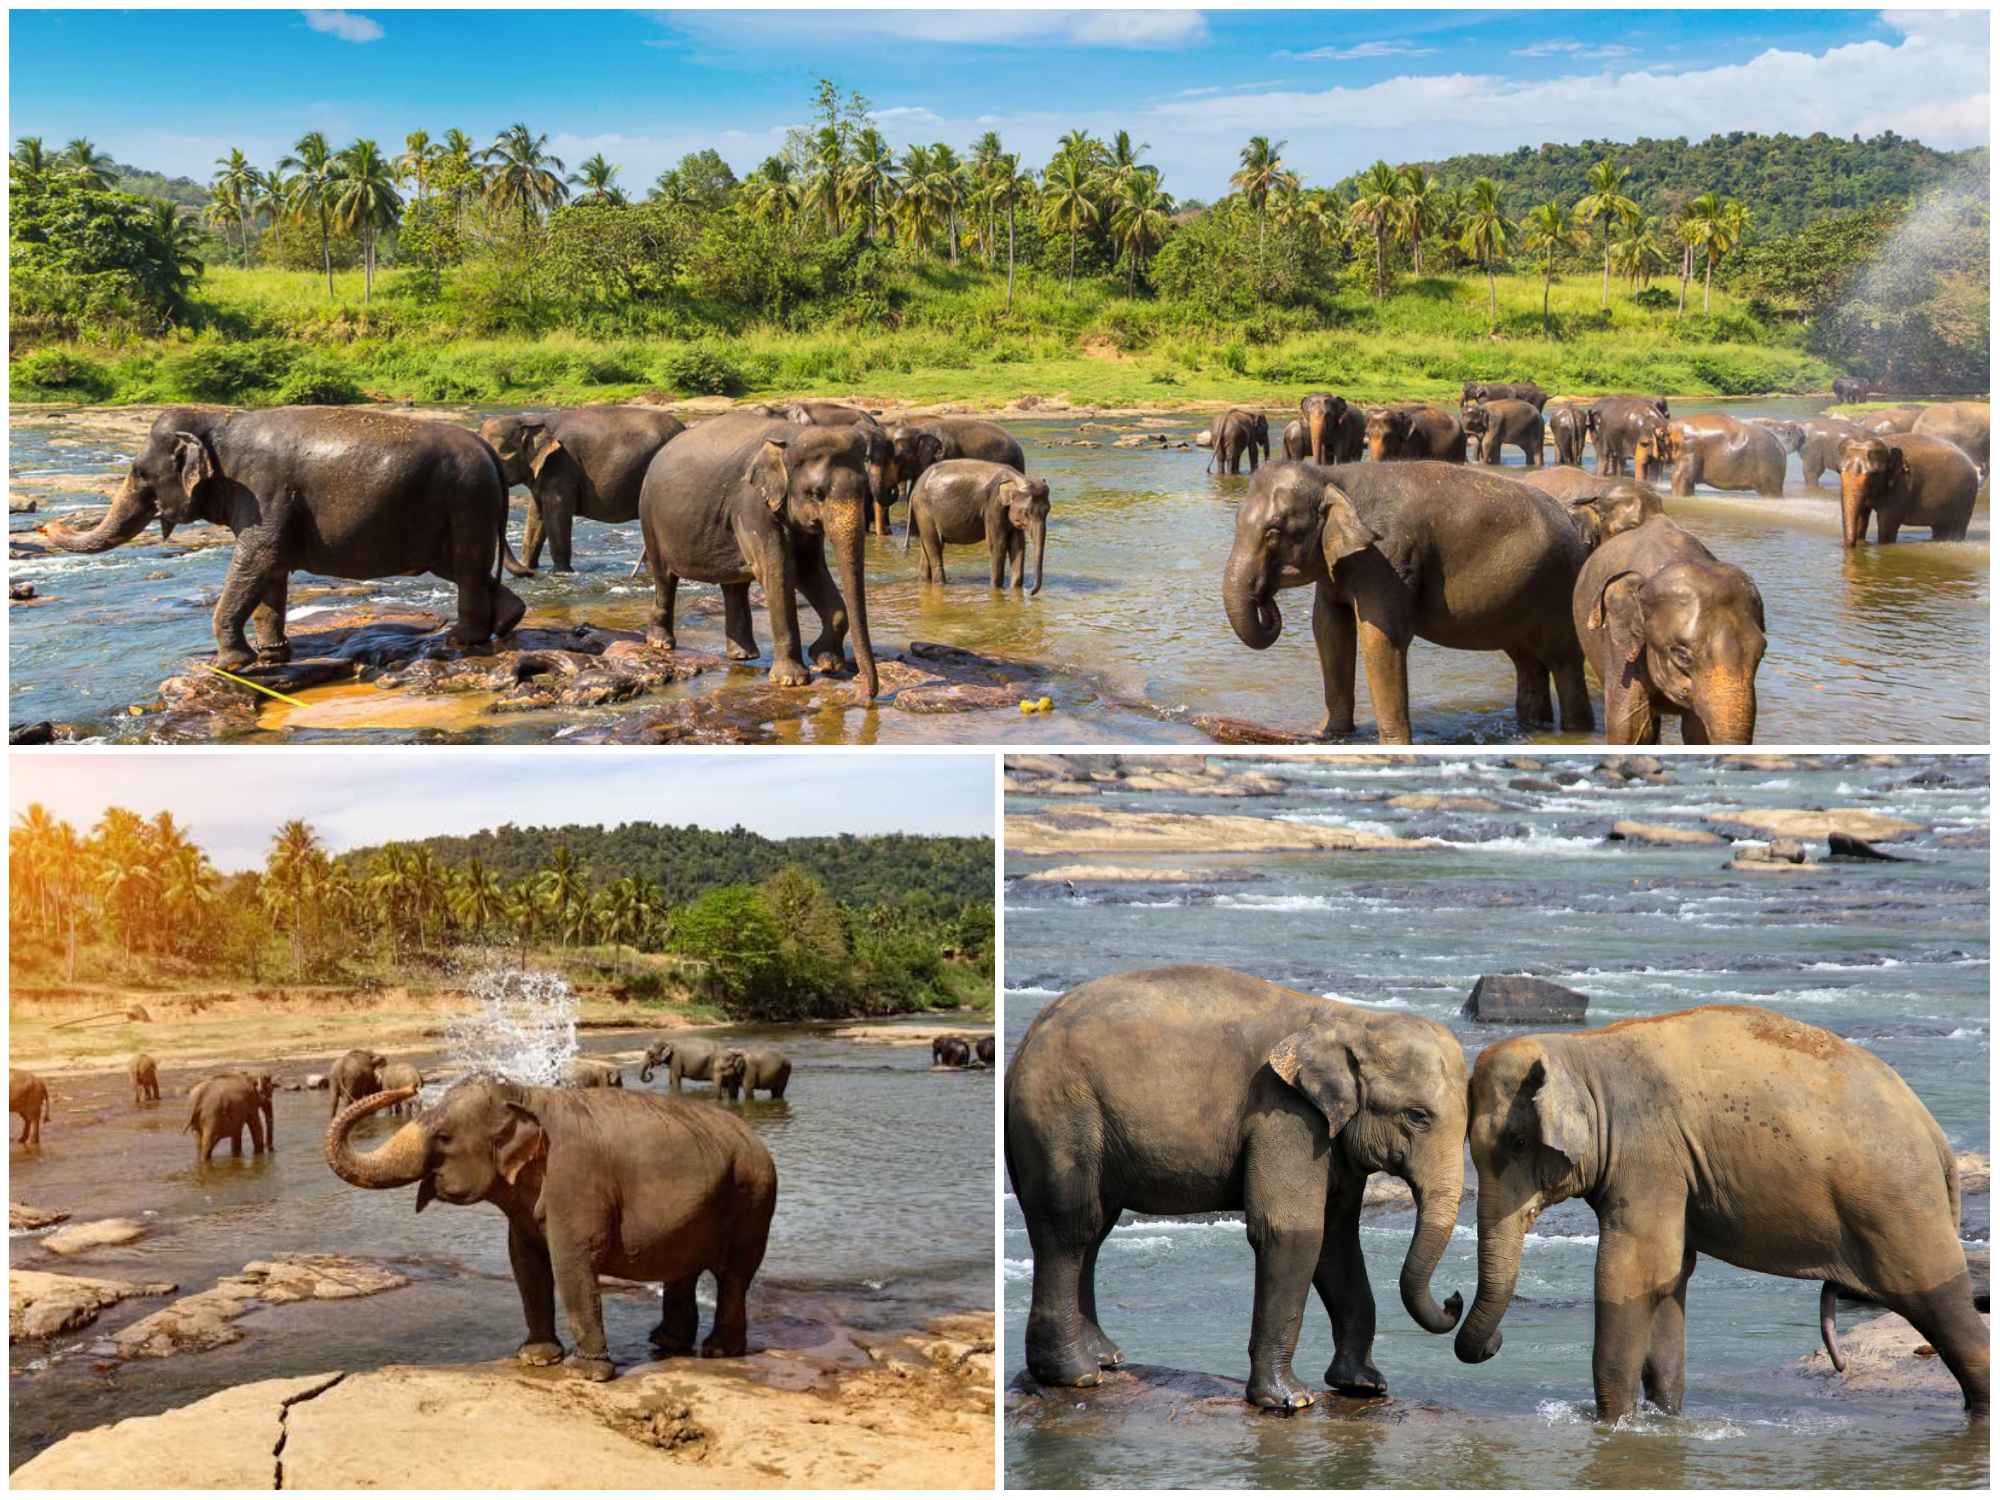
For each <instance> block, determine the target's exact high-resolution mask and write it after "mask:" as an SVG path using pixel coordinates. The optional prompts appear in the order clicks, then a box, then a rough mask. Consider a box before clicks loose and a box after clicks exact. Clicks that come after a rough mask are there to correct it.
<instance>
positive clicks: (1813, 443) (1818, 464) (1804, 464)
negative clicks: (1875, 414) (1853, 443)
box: [1799, 417, 1868, 489]
mask: <svg viewBox="0 0 2000 1500" xmlns="http://www.w3.org/2000/svg"><path fill="white" fill-rule="evenodd" d="M1799 432H1800V439H1799V468H1800V469H1801V471H1803V473H1804V475H1805V482H1806V483H1807V484H1808V485H1810V486H1811V487H1812V488H1813V489H1819V488H1821V485H1820V482H1819V480H1820V476H1821V475H1822V474H1824V473H1826V472H1827V471H1828V470H1831V471H1832V472H1834V473H1836V474H1838V473H1839V472H1840V445H1841V444H1842V443H1844V442H1846V441H1847V440H1848V439H1849V438H1858V437H1867V436H1868V433H1867V432H1866V430H1864V429H1863V428H1861V427H1859V426H1857V425H1856V424H1855V423H1853V422H1847V421H1843V420H1842V419H1841V418H1839V417H1811V418H1808V419H1807V420H1806V421H1804V422H1801V423H1800V424H1799Z"/></svg>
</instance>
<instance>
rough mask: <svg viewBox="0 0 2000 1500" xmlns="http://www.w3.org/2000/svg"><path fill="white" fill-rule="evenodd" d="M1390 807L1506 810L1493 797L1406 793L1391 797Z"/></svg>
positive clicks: (1450, 810)
mask: <svg viewBox="0 0 2000 1500" xmlns="http://www.w3.org/2000/svg"><path fill="white" fill-rule="evenodd" d="M1389 806H1391V807H1400V808H1402V809H1403V810H1404V811H1405V812H1473V813H1496V812H1504V811H1506V809H1505V808H1503V807H1501V805H1500V804H1499V803H1497V802H1495V801H1494V800H1493V799H1492V798H1491V797H1459V796H1448V795H1444V794H1440V793H1437V792H1404V793H1402V794H1401V795H1400V796H1395V797H1391V798H1390V799H1389Z"/></svg>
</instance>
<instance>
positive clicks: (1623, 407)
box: [1584, 396, 1670, 480]
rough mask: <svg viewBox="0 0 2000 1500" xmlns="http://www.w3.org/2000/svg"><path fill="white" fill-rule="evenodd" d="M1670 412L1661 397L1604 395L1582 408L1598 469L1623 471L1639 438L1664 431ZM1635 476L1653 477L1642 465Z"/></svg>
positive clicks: (1620, 472) (1637, 444)
mask: <svg viewBox="0 0 2000 1500" xmlns="http://www.w3.org/2000/svg"><path fill="white" fill-rule="evenodd" d="M1669 415H1670V413H1669V412H1668V410H1667V398H1666V397H1664V396H1603V397H1600V398H1599V399H1597V400H1596V401H1593V402H1591V404H1590V405H1589V406H1588V407H1587V408H1585V410H1584V427H1585V430H1586V431H1587V432H1588V434H1589V436H1590V441H1591V444H1592V446H1593V447H1595V448H1596V449H1597V472H1598V473H1600V474H1622V473H1624V472H1625V466H1626V464H1628V463H1630V462H1631V460H1632V456H1633V454H1634V453H1635V452H1637V451H1638V447H1639V440H1640V439H1641V438H1644V437H1647V436H1649V435H1654V436H1657V435H1658V434H1660V433H1662V432H1664V431H1665V430H1666V425H1667V418H1668V416H1669ZM1638 477H1639V478H1640V479H1647V480H1650V479H1652V478H1654V477H1655V476H1654V475H1653V474H1650V473H1648V472H1647V471H1646V470H1645V469H1644V468H1641V469H1640V470H1639V471H1638Z"/></svg>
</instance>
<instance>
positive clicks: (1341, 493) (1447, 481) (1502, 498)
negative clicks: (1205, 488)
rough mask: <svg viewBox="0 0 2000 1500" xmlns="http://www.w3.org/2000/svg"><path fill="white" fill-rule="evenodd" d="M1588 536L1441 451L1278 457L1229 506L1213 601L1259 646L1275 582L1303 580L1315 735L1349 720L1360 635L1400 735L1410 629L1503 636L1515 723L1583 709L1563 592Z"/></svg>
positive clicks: (1489, 638) (1588, 719)
mask: <svg viewBox="0 0 2000 1500" xmlns="http://www.w3.org/2000/svg"><path fill="white" fill-rule="evenodd" d="M1588 553H1589V549H1588V548H1587V547H1586V546H1585V544H1584V541H1583V538H1582V536H1581V535H1580V534H1579V532H1578V529H1577V527H1576V525H1575V523H1574V522H1572V521H1571V520H1570V518H1569V516H1568V515H1566V514H1565V513H1564V508H1563V507H1562V506H1561V505H1559V504H1558V503H1557V502H1556V501H1555V500H1553V499H1552V498H1550V497H1549V496H1548V495H1545V494H1543V493H1542V492H1541V491H1540V490H1537V489H1533V488H1531V487H1529V486H1528V485H1525V484H1522V483H1520V482H1519V481H1517V480H1513V479H1506V478H1503V477H1501V476H1500V475H1498V474H1495V473H1492V472H1490V471H1488V470H1484V469H1472V468H1467V467H1465V466H1462V465H1455V464H1440V463H1427V462H1417V463H1406V464H1371V463H1362V464H1339V465H1336V466H1334V467H1333V468H1321V467H1319V466H1318V465H1317V464H1304V463H1279V464H1271V465H1269V466H1267V468H1266V470H1265V472H1263V473H1261V474H1259V475H1257V477H1256V478H1255V479H1253V480H1252V481H1251V484H1250V493H1249V494H1248V495H1246V496H1245V497H1244V499H1243V503H1242V504H1241V505H1240V506H1238V507H1237V512H1236V538H1235V543H1234V545H1233V546H1232V547H1231V549H1230V554H1229V562H1228V565H1227V567H1226V569H1225V571H1224V574H1223V585H1222V595H1223V607H1224V609H1225V610H1226V612H1227V613H1228V616H1229V623H1230V626H1231V628H1233V629H1234V630H1235V632H1236V635H1237V638H1238V639H1239V640H1241V641H1242V642H1243V644H1244V645H1246V646H1248V647H1250V648H1251V649H1252V650H1255V651H1262V650H1266V649H1268V648H1269V647H1270V646H1271V645H1272V644H1273V643H1275V642H1276V641H1277V639H1278V635H1279V632H1280V631H1281V630H1282V629H1283V626H1284V622H1283V618H1282V616H1281V615H1280V614H1279V611H1278V606H1277V602H1276V596H1277V593H1278V591H1279V590H1280V589H1287V588H1298V587H1300V586H1302V585H1305V584H1311V585H1312V586H1313V613H1312V621H1313V641H1314V643H1315V645H1316V646H1317V647H1318V652H1319V663H1320V679H1321V685H1322V688H1323V690H1324V692H1325V697H1326V718H1325V719H1324V720H1323V721H1322V723H1321V725H1320V734H1321V735H1322V736H1335V735H1347V734H1352V733H1353V732H1354V657H1355V651H1356V646H1357V642H1358V644H1359V648H1360V652H1361V657H1362V660H1363V661H1364V662H1365V663H1366V665H1367V669H1368V690H1369V694H1370V696H1371V697H1372V698H1373V699H1374V702H1375V713H1376V721H1377V724H1378V725H1379V728H1380V734H1381V739H1382V742H1383V743H1384V744H1406V743H1408V742H1409V739H1410V687H1409V648H1410V642H1411V641H1412V640H1413V639H1422V640H1426V641H1430V642H1432V643H1434V644H1436V645H1439V646H1446V647H1450V648H1452V649H1455V650H1465V651H1504V652H1506V653H1507V656H1508V659H1509V660H1510V661H1511V662H1512V663H1513V666H1514V672H1515V695H1514V712H1515V717H1516V719H1517V720H1518V721H1519V722H1520V723H1521V724H1522V725H1523V726H1524V727H1534V726H1545V725H1547V724H1549V723H1551V722H1553V721H1554V719H1555V710H1554V706H1553V703H1552V702H1551V698H1550V694H1549V680H1550V677H1551V675H1553V676H1554V679H1555V685H1556V692H1557V695H1558V696H1559V697H1560V699H1561V703H1562V724H1563V727H1564V728H1565V729H1569V730H1582V729H1589V728H1590V727H1591V725H1592V722H1593V720H1592V715H1591V707H1590V693H1589V688H1588V686H1587V685H1586V684H1585V682H1584V676H1583V650H1582V648H1581V647H1580V646H1579V645H1578V644H1577V639H1576V627H1575V626H1574V625H1573V624H1572V623H1571V622H1570V617H1569V597H1570V593H1571V590H1572V589H1573V588H1574V587H1575V584H1576V575H1577V572H1578V571H1579V570H1580V569H1581V568H1582V566H1583V560H1584V558H1585V557H1586V556H1587V555H1588Z"/></svg>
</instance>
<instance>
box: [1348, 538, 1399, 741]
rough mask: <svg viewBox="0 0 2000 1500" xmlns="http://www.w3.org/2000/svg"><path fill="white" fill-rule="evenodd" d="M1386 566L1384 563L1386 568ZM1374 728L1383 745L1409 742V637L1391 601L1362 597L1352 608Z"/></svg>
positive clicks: (1395, 606)
mask: <svg viewBox="0 0 2000 1500" xmlns="http://www.w3.org/2000/svg"><path fill="white" fill-rule="evenodd" d="M1386 566H1387V564H1386V563H1385V564H1384V567H1385V568H1386ZM1354 613H1355V619H1356V625H1357V632H1356V633H1357V634H1358V636H1359V638H1360V643H1361V663H1362V666H1363V667H1364V668H1366V670H1367V672H1368V696H1369V697H1370V698H1372V699H1373V700H1374V702H1375V728H1376V733H1377V736H1378V737H1379V738H1380V740H1381V742H1382V743H1383V744H1385V745H1407V744H1409V743H1410V637H1411V630H1410V625H1409V622H1408V620H1407V619H1405V618H1404V616H1405V613H1406V611H1405V610H1404V609H1403V608H1402V607H1401V606H1400V604H1399V603H1398V602H1396V601H1394V600H1385V599H1380V598H1375V599H1371V598H1369V597H1367V596H1366V594H1363V595H1362V596H1360V597H1358V598H1357V599H1356V601H1355V607H1354Z"/></svg>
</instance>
